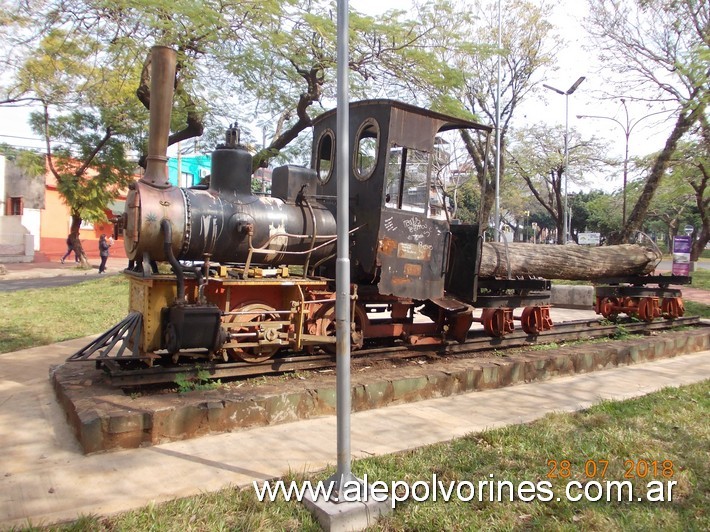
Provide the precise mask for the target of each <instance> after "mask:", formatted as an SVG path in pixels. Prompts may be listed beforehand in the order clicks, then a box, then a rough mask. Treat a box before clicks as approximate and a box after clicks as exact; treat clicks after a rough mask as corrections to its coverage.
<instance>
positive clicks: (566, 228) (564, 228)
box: [542, 76, 586, 244]
mask: <svg viewBox="0 0 710 532" xmlns="http://www.w3.org/2000/svg"><path fill="white" fill-rule="evenodd" d="M585 79H586V78H585V77H584V76H581V77H580V78H579V79H578V80H577V81H575V82H574V83H573V84H572V86H571V87H570V88H569V89H567V90H566V91H562V90H560V89H558V88H555V87H552V86H551V85H548V84H546V83H543V84H542V86H543V87H545V88H546V89H550V90H551V91H554V92H556V93H557V94H560V95H562V96H564V97H565V167H564V175H565V187H564V188H565V191H564V208H563V211H564V213H563V215H562V224H563V226H562V232H563V235H564V236H563V237H562V242H563V243H564V244H566V243H567V240H568V239H569V224H568V222H567V211H568V208H567V165H568V164H569V146H568V137H569V97H570V94H572V93H573V92H574V91H576V90H577V87H579V85H580V84H581V83H582V82H583V81H584V80H585Z"/></svg>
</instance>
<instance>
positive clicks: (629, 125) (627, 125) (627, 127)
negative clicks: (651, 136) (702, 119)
mask: <svg viewBox="0 0 710 532" xmlns="http://www.w3.org/2000/svg"><path fill="white" fill-rule="evenodd" d="M621 105H623V106H624V114H625V115H626V121H625V122H621V121H620V120H617V119H616V118H614V117H611V116H597V115H577V118H599V119H603V120H611V121H612V122H616V123H617V124H619V125H620V126H621V129H623V130H624V139H625V141H626V143H625V148H624V184H623V187H622V196H623V203H622V207H621V227H622V228H623V227H625V226H626V183H627V180H628V176H629V136H630V135H631V131H632V130H633V129H634V127H636V125H638V123H639V122H641V121H642V120H645V119H646V118H648V117H649V116H654V115H659V114H662V113H667V112H668V111H657V112H655V113H651V114H648V115H646V116H642V117H641V118H639V119H638V120H636V122H633V121H632V120H630V118H629V109H628V108H627V107H626V100H625V99H624V98H621Z"/></svg>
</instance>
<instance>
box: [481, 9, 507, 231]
mask: <svg viewBox="0 0 710 532" xmlns="http://www.w3.org/2000/svg"><path fill="white" fill-rule="evenodd" d="M501 27H502V24H501V8H500V0H498V74H497V80H496V160H495V165H496V195H495V198H496V201H495V212H494V215H493V223H494V225H495V239H496V242H499V241H500V54H501V50H502V49H503V38H502V36H501ZM484 179H485V176H484ZM483 200H485V198H483Z"/></svg>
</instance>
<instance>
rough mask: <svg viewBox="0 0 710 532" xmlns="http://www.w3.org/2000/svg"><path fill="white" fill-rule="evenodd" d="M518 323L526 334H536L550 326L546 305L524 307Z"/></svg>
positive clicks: (550, 321) (548, 328)
mask: <svg viewBox="0 0 710 532" xmlns="http://www.w3.org/2000/svg"><path fill="white" fill-rule="evenodd" d="M520 325H521V327H522V328H523V331H525V332H526V333H527V334H531V335H538V334H540V333H541V332H542V331H548V330H550V329H551V328H552V320H551V319H550V311H549V308H548V307H539V306H535V307H525V308H524V309H523V313H522V316H521V317H520Z"/></svg>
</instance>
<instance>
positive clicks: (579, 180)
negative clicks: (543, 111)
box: [508, 125, 605, 244]
mask: <svg viewBox="0 0 710 532" xmlns="http://www.w3.org/2000/svg"><path fill="white" fill-rule="evenodd" d="M604 149H605V147H604V145H603V144H601V143H599V142H598V141H597V140H595V139H590V140H582V139H581V138H580V136H579V134H578V133H577V132H576V131H575V130H574V129H572V130H570V131H569V132H568V149H567V152H568V159H569V162H568V165H567V166H568V167H569V168H571V169H574V171H573V172H569V171H568V175H567V179H568V183H569V184H572V185H574V184H578V185H581V184H583V183H584V178H583V175H584V173H585V172H591V171H593V170H596V169H598V168H599V166H600V164H601V161H603V157H602V154H603V152H604ZM508 159H509V163H508V172H509V174H510V175H511V176H514V178H515V179H518V180H520V181H522V182H524V183H526V184H527V186H528V188H529V189H530V192H531V193H532V194H533V196H534V197H535V199H536V200H537V201H538V202H539V203H540V205H541V206H542V208H543V209H544V210H545V211H547V213H548V214H549V216H550V217H551V218H552V219H553V220H554V223H555V229H556V232H557V243H558V244H562V243H564V235H563V225H564V218H563V212H564V172H565V159H564V131H563V130H562V128H560V127H556V128H554V129H548V128H547V127H546V126H542V125H536V126H531V127H528V128H523V129H520V130H517V131H515V134H514V138H513V142H512V143H511V145H510V148H509V152H508Z"/></svg>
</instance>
